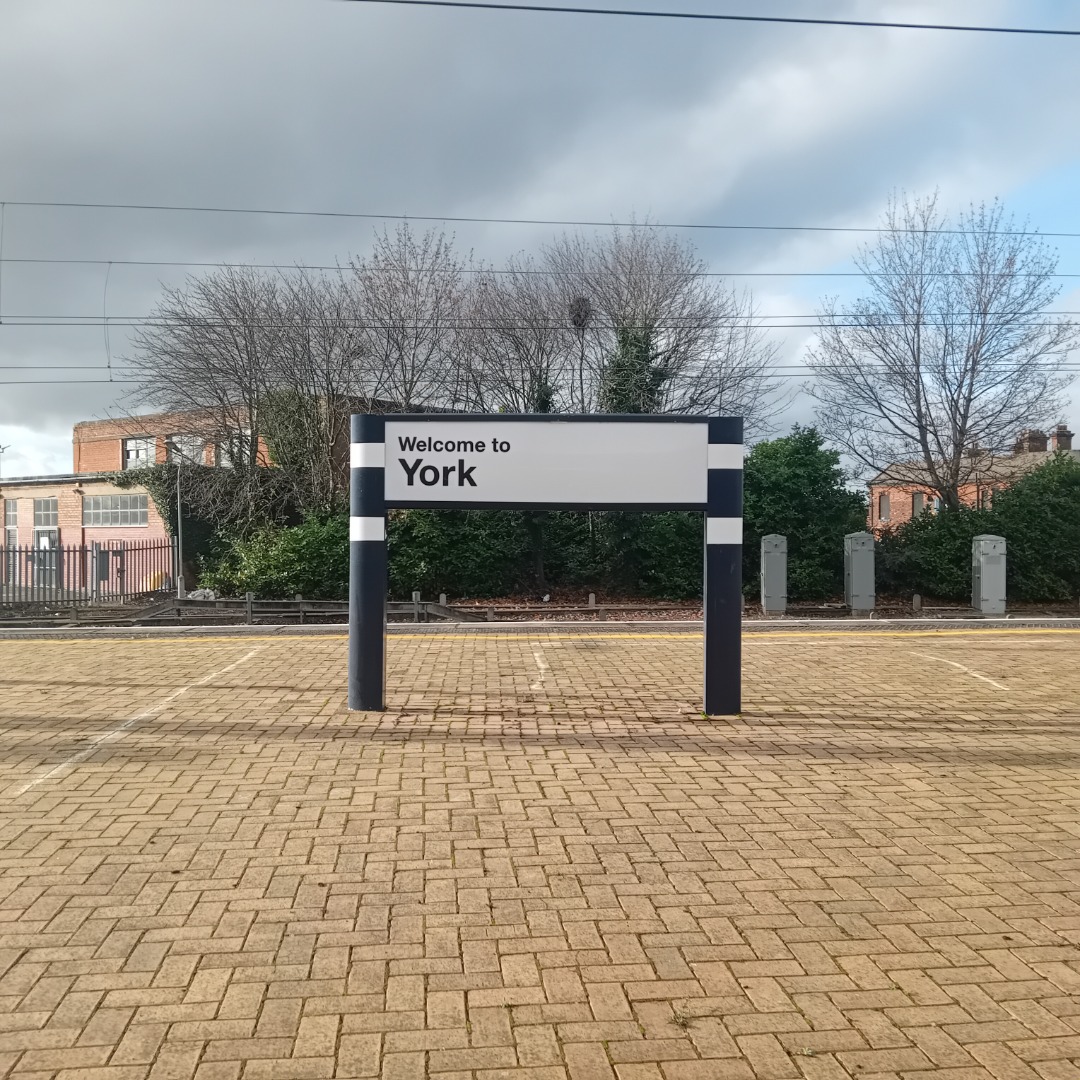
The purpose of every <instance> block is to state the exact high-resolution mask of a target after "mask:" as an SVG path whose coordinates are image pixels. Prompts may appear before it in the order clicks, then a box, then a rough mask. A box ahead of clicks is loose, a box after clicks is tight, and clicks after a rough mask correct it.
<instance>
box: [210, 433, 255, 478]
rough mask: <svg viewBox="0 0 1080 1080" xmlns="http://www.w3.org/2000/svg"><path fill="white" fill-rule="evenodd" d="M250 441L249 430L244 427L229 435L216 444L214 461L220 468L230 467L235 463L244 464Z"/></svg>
mask: <svg viewBox="0 0 1080 1080" xmlns="http://www.w3.org/2000/svg"><path fill="white" fill-rule="evenodd" d="M250 441H251V432H250V431H249V430H247V429H246V428H244V429H241V430H239V431H236V432H234V433H232V434H231V435H229V437H228V438H227V439H224V440H223V441H222V442H220V443H218V444H217V447H216V453H215V461H216V463H217V464H218V465H220V466H221V467H222V468H226V469H231V468H232V467H233V466H235V465H236V464H237V463H239V464H241V465H242V464H244V463H245V461H246V460H247V450H248V444H249V443H250Z"/></svg>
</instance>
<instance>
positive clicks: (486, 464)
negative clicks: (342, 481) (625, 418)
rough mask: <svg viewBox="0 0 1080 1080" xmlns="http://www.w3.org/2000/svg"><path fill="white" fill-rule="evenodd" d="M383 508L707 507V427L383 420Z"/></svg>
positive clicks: (575, 422)
mask: <svg viewBox="0 0 1080 1080" xmlns="http://www.w3.org/2000/svg"><path fill="white" fill-rule="evenodd" d="M385 446H386V501H387V503H389V504H391V505H393V504H394V503H409V504H412V503H424V502H432V503H443V504H446V503H457V502H460V503H468V504H472V505H474V506H475V505H476V504H487V503H490V504H500V503H507V504H512V503H517V504H519V505H520V504H523V503H538V504H562V505H577V504H589V505H591V506H595V507H602V506H604V505H615V506H617V505H628V504H635V505H636V504H640V505H648V504H650V503H663V504H667V505H669V506H670V505H672V504H675V505H687V506H689V505H694V506H699V507H703V506H704V505H705V501H706V493H707V476H708V473H707V468H708V457H709V446H708V428H707V425H705V424H703V423H617V422H616V423H607V422H599V421H598V422H593V421H580V420H578V421H574V422H562V423H560V422H559V421H558V420H555V419H552V420H544V421H543V422H518V421H507V420H469V421H438V420H426V419H425V420H420V421H417V420H392V419H390V418H387V421H386V443H385Z"/></svg>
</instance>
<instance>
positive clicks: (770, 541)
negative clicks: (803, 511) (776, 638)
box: [761, 533, 787, 615]
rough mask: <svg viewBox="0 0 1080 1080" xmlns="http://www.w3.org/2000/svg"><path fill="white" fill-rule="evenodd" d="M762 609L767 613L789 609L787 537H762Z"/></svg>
mask: <svg viewBox="0 0 1080 1080" xmlns="http://www.w3.org/2000/svg"><path fill="white" fill-rule="evenodd" d="M761 610H762V612H763V613H764V614H765V615H783V614H784V612H785V611H787V537H786V536H780V535H779V534H777V533H770V534H769V535H768V536H763V537H762V538H761Z"/></svg>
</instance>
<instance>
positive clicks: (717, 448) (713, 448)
mask: <svg viewBox="0 0 1080 1080" xmlns="http://www.w3.org/2000/svg"><path fill="white" fill-rule="evenodd" d="M742 467H743V446H742V443H709V468H710V469H741V468H742Z"/></svg>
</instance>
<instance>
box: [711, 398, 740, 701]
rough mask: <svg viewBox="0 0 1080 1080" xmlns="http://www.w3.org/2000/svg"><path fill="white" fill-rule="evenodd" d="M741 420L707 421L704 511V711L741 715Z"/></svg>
mask: <svg viewBox="0 0 1080 1080" xmlns="http://www.w3.org/2000/svg"><path fill="white" fill-rule="evenodd" d="M742 441H743V422H742V418H741V417H715V418H713V419H710V420H709V451H708V453H709V460H708V469H709V480H708V485H709V486H708V494H707V496H706V510H705V601H704V616H705V712H706V713H707V714H708V715H709V716H733V715H735V714H736V713H739V712H741V711H742V529H743V522H742V496H743V491H742V489H743V446H742Z"/></svg>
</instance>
